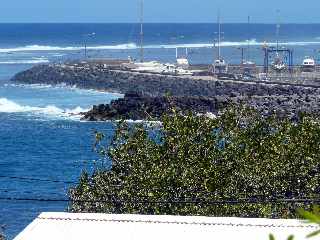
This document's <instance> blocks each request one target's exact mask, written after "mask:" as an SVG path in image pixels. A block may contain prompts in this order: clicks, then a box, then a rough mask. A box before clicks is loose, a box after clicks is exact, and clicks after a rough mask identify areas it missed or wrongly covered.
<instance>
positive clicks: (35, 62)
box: [0, 59, 50, 65]
mask: <svg viewBox="0 0 320 240" xmlns="http://www.w3.org/2000/svg"><path fill="white" fill-rule="evenodd" d="M49 62H50V61H49V60H48V59H29V60H8V61H0V64H10V65H11V64H39V63H49Z"/></svg>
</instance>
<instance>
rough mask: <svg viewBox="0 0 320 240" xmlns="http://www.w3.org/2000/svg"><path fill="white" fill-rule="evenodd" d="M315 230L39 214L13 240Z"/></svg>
mask: <svg viewBox="0 0 320 240" xmlns="http://www.w3.org/2000/svg"><path fill="white" fill-rule="evenodd" d="M315 230H317V226H316V225H307V224H304V223H303V222H301V221H298V220H271V219H249V218H248V219H245V218H214V217H180V216H142V215H107V214H82V213H79V214H76V213H42V214H40V216H39V217H37V218H36V219H35V220H34V221H33V222H32V223H31V224H30V225H29V226H28V227H27V228H26V229H25V230H24V231H22V232H21V233H20V234H19V235H18V236H17V237H16V238H15V239H14V240H43V239H46V240H51V239H52V240H62V239H68V240H100V239H101V240H102V239H103V240H107V239H114V240H124V239H126V240H129V239H130V240H136V239H137V240H138V239H139V240H150V239H152V240H154V239H156V240H158V239H159V240H160V239H161V240H164V239H166V240H167V239H183V240H187V239H193V240H194V239H196V240H200V239H210V240H212V239H223V240H229V239H230V240H231V239H232V240H235V239H246V240H251V239H252V240H259V239H261V240H263V239H266V240H267V239H268V236H269V234H270V233H273V234H274V235H275V236H276V239H286V238H287V237H288V236H289V235H291V234H294V235H295V239H297V240H299V239H305V236H306V235H308V234H310V233H311V232H313V231H315Z"/></svg>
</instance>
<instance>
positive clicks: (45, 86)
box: [4, 83, 124, 98]
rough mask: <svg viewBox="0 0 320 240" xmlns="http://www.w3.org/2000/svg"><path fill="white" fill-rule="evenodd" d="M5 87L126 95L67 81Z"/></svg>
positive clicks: (117, 96)
mask: <svg viewBox="0 0 320 240" xmlns="http://www.w3.org/2000/svg"><path fill="white" fill-rule="evenodd" d="M4 86H5V87H14V88H24V89H39V90H46V89H50V90H52V89H56V90H60V89H63V90H66V91H75V92H77V93H78V94H83V95H107V96H110V97H112V98H113V97H115V98H123V97H124V95H123V94H120V93H111V92H105V91H99V90H95V89H81V88H78V87H77V85H73V86H70V85H67V84H65V83H60V84H56V85H51V84H23V83H17V84H16V83H7V84H4Z"/></svg>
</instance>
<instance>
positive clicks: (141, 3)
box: [140, 0, 144, 62]
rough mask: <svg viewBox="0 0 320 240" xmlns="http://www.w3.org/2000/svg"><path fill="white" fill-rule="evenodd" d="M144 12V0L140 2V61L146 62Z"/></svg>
mask: <svg viewBox="0 0 320 240" xmlns="http://www.w3.org/2000/svg"><path fill="white" fill-rule="evenodd" d="M143 10H144V3H143V0H140V61H141V62H144V49H143V37H144V34H143V13H144V12H143Z"/></svg>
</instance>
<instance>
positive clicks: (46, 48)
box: [0, 43, 137, 53]
mask: <svg viewBox="0 0 320 240" xmlns="http://www.w3.org/2000/svg"><path fill="white" fill-rule="evenodd" d="M136 48H137V45H136V44H134V43H129V44H118V45H102V46H89V47H87V49H91V50H104V49H105V50H108V49H110V50H124V49H136ZM83 49H84V47H83V46H66V47H61V46H45V45H28V46H24V47H16V48H0V53H13V52H32V51H79V50H83Z"/></svg>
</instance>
